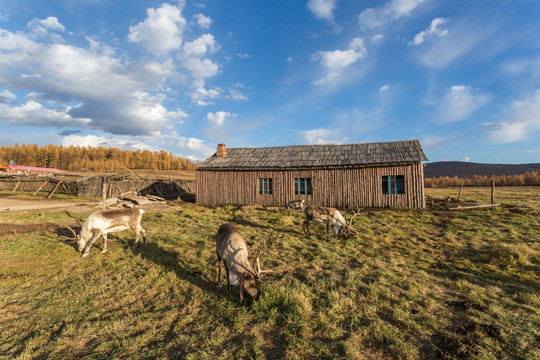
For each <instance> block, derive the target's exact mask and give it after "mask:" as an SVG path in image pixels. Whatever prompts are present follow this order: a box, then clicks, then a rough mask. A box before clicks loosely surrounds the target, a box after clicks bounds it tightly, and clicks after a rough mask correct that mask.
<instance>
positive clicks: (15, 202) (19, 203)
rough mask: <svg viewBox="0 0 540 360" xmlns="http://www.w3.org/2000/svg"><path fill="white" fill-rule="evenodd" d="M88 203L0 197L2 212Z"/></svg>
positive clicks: (66, 206) (0, 209)
mask: <svg viewBox="0 0 540 360" xmlns="http://www.w3.org/2000/svg"><path fill="white" fill-rule="evenodd" d="M80 205H88V203H84V204H83V203H74V202H73V201H71V202H67V201H65V200H52V199H51V200H42V199H35V200H20V199H11V198H2V197H0V212H3V211H23V210H41V209H54V208H68V207H72V206H80Z"/></svg>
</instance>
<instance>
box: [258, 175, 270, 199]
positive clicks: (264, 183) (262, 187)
mask: <svg viewBox="0 0 540 360" xmlns="http://www.w3.org/2000/svg"><path fill="white" fill-rule="evenodd" d="M259 194H261V195H272V178H261V179H259Z"/></svg>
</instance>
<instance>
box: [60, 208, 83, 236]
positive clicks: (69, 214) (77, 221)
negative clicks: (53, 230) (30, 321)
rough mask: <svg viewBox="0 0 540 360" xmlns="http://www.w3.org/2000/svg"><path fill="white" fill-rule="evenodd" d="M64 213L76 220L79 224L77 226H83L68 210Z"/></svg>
mask: <svg viewBox="0 0 540 360" xmlns="http://www.w3.org/2000/svg"><path fill="white" fill-rule="evenodd" d="M64 212H65V213H66V214H67V216H69V217H70V218H72V219H73V220H75V221H76V222H77V224H79V226H82V222H81V220H79V219H77V218H76V217H75V216H73V215H71V214H70V213H69V212H68V211H67V210H64ZM70 230H71V231H73V229H70Z"/></svg>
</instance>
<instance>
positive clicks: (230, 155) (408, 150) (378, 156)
mask: <svg viewBox="0 0 540 360" xmlns="http://www.w3.org/2000/svg"><path fill="white" fill-rule="evenodd" d="M427 160H428V159H427V158H426V155H425V154H424V151H423V150H422V147H421V146H420V142H419V141H418V140H407V141H394V142H381V143H367V144H347V145H296V146H279V147H262V148H232V149H227V155H226V156H225V157H223V158H218V157H217V156H216V154H214V155H212V156H211V157H209V158H208V159H206V160H205V161H203V162H202V163H200V164H199V165H198V166H197V170H285V169H307V168H322V169H332V168H337V169H338V168H357V167H368V166H377V165H389V164H404V163H407V164H411V163H418V162H420V161H427Z"/></svg>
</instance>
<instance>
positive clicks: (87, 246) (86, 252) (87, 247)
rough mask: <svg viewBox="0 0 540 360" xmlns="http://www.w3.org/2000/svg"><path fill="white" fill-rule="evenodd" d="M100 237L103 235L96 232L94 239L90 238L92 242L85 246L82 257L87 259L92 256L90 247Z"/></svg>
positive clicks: (89, 241)
mask: <svg viewBox="0 0 540 360" xmlns="http://www.w3.org/2000/svg"><path fill="white" fill-rule="evenodd" d="M99 235H101V234H100V232H99V231H94V233H93V235H92V238H90V240H88V241H87V242H86V245H84V249H83V253H82V257H87V256H88V255H90V247H91V246H92V245H93V244H94V242H95V241H96V240H97V238H98V237H99Z"/></svg>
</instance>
